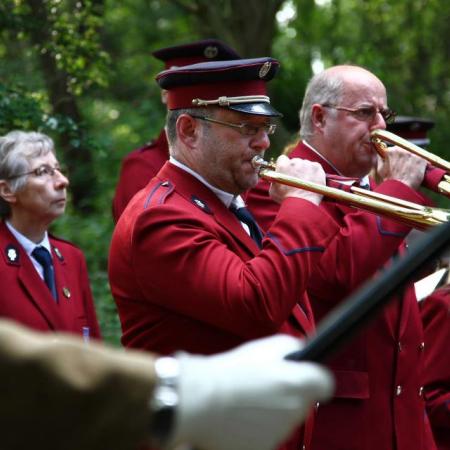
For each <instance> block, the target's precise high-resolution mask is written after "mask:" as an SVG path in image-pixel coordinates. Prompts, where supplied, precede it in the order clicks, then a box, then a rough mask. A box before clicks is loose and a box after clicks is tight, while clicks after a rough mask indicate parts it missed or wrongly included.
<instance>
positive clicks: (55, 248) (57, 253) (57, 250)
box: [53, 247, 64, 262]
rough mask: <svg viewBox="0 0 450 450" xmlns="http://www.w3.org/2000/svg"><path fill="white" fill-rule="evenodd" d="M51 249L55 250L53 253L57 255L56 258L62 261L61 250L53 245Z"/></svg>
mask: <svg viewBox="0 0 450 450" xmlns="http://www.w3.org/2000/svg"><path fill="white" fill-rule="evenodd" d="M53 251H54V252H55V255H56V256H57V258H58V259H59V260H60V261H61V262H63V261H64V256H63V255H62V254H61V252H60V251H59V248H58V247H53Z"/></svg>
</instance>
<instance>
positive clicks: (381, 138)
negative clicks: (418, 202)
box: [371, 130, 450, 197]
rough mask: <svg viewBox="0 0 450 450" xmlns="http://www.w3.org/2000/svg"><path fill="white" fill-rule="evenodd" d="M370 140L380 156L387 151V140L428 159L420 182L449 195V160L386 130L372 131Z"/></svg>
mask: <svg viewBox="0 0 450 450" xmlns="http://www.w3.org/2000/svg"><path fill="white" fill-rule="evenodd" d="M371 140H372V143H373V145H374V147H375V149H376V150H377V152H378V154H379V155H380V156H381V157H382V158H384V156H385V154H386V152H387V151H388V146H387V144H386V142H387V143H389V144H393V145H397V146H398V147H401V148H403V149H404V150H407V151H409V152H410V153H413V154H414V155H417V156H420V157H421V158H423V159H425V160H426V161H428V162H429V164H428V166H427V170H426V172H425V176H424V181H423V183H422V184H423V185H424V186H425V187H427V188H428V189H431V190H433V191H435V192H438V193H440V194H444V195H446V196H447V197H450V162H448V161H446V160H445V159H442V158H440V157H439V156H437V155H434V154H433V153H431V152H428V151H427V150H425V149H423V148H422V147H419V146H417V145H415V144H413V143H412V142H409V141H407V140H406V139H403V138H401V137H400V136H397V135H396V134H394V133H390V132H389V131H386V130H374V131H372V133H371Z"/></svg>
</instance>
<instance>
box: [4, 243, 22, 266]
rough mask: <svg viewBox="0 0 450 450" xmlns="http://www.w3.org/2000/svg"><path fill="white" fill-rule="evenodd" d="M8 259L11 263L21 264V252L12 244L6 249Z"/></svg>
mask: <svg viewBox="0 0 450 450" xmlns="http://www.w3.org/2000/svg"><path fill="white" fill-rule="evenodd" d="M5 254H6V258H7V259H8V261H9V262H10V263H14V264H18V263H19V250H18V249H17V247H15V246H14V245H12V244H9V245H7V246H6V248H5Z"/></svg>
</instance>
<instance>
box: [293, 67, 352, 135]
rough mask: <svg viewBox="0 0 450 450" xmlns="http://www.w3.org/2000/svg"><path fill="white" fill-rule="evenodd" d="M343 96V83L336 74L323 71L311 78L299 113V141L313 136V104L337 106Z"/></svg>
mask: <svg viewBox="0 0 450 450" xmlns="http://www.w3.org/2000/svg"><path fill="white" fill-rule="evenodd" d="M343 95H344V81H343V79H342V78H341V77H339V76H336V73H333V74H330V72H329V71H328V70H325V71H323V72H321V73H319V74H317V75H315V76H314V77H312V78H311V80H310V81H309V83H308V86H307V87H306V92H305V96H304V98H303V104H302V107H301V109H300V113H299V118H300V137H301V139H309V138H311V137H312V135H313V134H314V129H313V126H312V121H311V113H312V106H313V105H314V104H315V103H319V104H321V105H326V104H329V105H338V104H339V103H341V101H342V97H343Z"/></svg>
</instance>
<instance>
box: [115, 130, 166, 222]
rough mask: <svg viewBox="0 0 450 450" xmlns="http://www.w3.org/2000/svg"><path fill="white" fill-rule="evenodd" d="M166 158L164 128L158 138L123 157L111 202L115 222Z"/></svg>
mask: <svg viewBox="0 0 450 450" xmlns="http://www.w3.org/2000/svg"><path fill="white" fill-rule="evenodd" d="M168 159H169V146H168V143H167V138H166V132H165V131H164V130H162V131H161V133H160V134H159V136H158V139H156V140H155V141H153V142H151V143H150V144H148V145H145V146H144V147H142V148H140V149H138V150H134V151H132V152H131V153H130V154H128V155H127V156H126V157H125V159H124V160H123V162H122V168H121V170H120V177H119V182H118V183H117V186H116V192H115V194H114V198H113V204H112V211H113V218H114V221H115V222H117V221H118V220H119V217H120V215H121V214H122V212H123V210H124V209H125V207H126V206H127V205H128V202H129V201H130V200H131V198H132V197H133V195H134V194H136V192H137V191H140V190H141V189H142V188H143V187H145V186H146V185H147V183H148V182H149V181H150V180H151V179H152V178H153V177H154V176H155V175H156V174H157V173H158V172H159V169H161V167H162V166H163V165H164V163H165V162H166V161H167V160H168Z"/></svg>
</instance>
